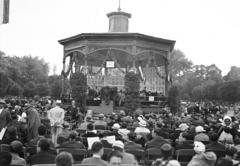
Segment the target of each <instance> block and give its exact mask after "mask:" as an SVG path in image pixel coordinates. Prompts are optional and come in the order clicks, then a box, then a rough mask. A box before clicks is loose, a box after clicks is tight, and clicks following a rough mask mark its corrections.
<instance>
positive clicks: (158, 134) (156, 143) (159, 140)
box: [145, 129, 170, 149]
mask: <svg viewBox="0 0 240 166" xmlns="http://www.w3.org/2000/svg"><path fill="white" fill-rule="evenodd" d="M152 137H153V139H152V140H150V141H148V142H147V143H146V145H145V148H146V149H148V148H159V149H160V148H161V146H162V145H163V144H164V143H170V142H168V141H167V140H166V139H164V138H163V137H162V131H161V129H154V130H153V131H152Z"/></svg>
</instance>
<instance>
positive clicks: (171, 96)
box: [168, 86, 180, 114]
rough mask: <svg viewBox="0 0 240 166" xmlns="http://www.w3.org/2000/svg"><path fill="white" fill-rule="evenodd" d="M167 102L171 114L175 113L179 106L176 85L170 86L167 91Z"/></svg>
mask: <svg viewBox="0 0 240 166" xmlns="http://www.w3.org/2000/svg"><path fill="white" fill-rule="evenodd" d="M168 103H169V106H170V109H171V112H172V113H173V114H176V113H177V112H178V111H179V108H180V94H179V90H178V87H177V86H172V87H171V88H170V89H169V92H168Z"/></svg>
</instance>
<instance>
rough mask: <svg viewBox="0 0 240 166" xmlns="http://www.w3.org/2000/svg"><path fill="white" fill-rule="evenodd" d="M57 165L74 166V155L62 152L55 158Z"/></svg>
mask: <svg viewBox="0 0 240 166" xmlns="http://www.w3.org/2000/svg"><path fill="white" fill-rule="evenodd" d="M55 163H56V166H72V165H73V163H74V160H73V156H72V154H71V153H68V152H61V153H59V154H58V155H57V157H56V160H55Z"/></svg>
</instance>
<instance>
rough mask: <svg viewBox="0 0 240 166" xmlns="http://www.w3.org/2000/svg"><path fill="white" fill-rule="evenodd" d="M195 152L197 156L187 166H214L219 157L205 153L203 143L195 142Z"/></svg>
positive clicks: (212, 153) (211, 153)
mask: <svg viewBox="0 0 240 166" xmlns="http://www.w3.org/2000/svg"><path fill="white" fill-rule="evenodd" d="M194 151H195V152H196V155H194V156H193V158H192V160H191V161H190V162H189V163H188V165H187V166H203V165H204V166H214V165H215V163H216V160H217V156H216V154H215V153H214V152H205V145H204V144H203V143H202V142H198V141H195V142H194Z"/></svg>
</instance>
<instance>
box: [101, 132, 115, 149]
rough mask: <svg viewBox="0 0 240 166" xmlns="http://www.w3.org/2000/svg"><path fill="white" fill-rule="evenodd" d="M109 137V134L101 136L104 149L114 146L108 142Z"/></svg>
mask: <svg viewBox="0 0 240 166" xmlns="http://www.w3.org/2000/svg"><path fill="white" fill-rule="evenodd" d="M108 135H109V134H108V133H107V132H104V133H100V134H99V138H100V141H101V143H102V145H103V147H104V148H112V144H111V143H109V142H108V140H107V136H108Z"/></svg>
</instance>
